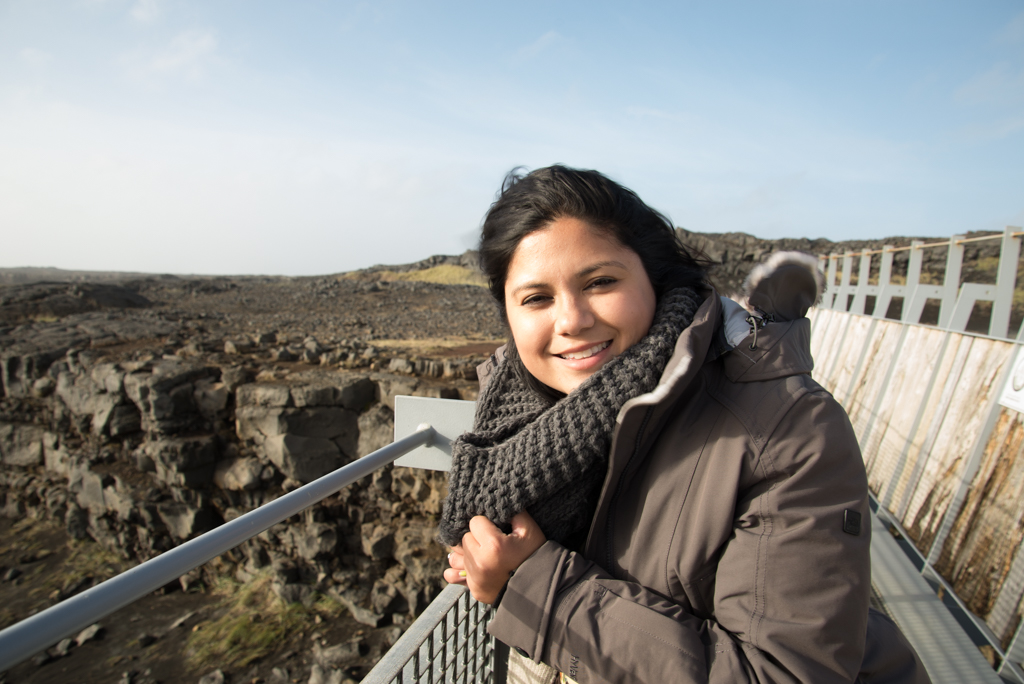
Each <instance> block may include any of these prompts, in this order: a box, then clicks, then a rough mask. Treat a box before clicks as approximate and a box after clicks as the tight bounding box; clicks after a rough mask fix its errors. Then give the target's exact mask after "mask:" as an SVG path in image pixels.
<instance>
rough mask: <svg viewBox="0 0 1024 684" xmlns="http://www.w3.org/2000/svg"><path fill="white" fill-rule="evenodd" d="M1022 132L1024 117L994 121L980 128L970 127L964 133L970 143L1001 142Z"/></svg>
mask: <svg viewBox="0 0 1024 684" xmlns="http://www.w3.org/2000/svg"><path fill="white" fill-rule="evenodd" d="M1022 130H1024V116H1020V117H1016V118H1011V119H1004V120H1002V121H995V122H993V123H989V124H986V125H981V126H972V127H971V128H969V129H968V130H967V132H966V137H967V140H969V141H971V142H987V141H991V140H1001V139H1003V138H1007V137H1009V136H1011V135H1014V134H1015V133H1019V132H1020V131H1022Z"/></svg>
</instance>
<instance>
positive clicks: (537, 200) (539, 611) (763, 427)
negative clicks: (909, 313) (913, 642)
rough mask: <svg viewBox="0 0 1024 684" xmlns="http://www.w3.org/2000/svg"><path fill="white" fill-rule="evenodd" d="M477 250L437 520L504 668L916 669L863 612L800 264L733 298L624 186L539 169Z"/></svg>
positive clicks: (582, 672) (849, 436)
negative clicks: (470, 339) (463, 397)
mask: <svg viewBox="0 0 1024 684" xmlns="http://www.w3.org/2000/svg"><path fill="white" fill-rule="evenodd" d="M480 255H481V264H482V266H483V269H484V272H485V273H486V275H487V276H488V281H489V285H490V288H491V293H492V295H493V296H494V298H495V301H496V302H497V303H498V305H499V307H500V308H501V310H502V311H503V313H504V314H505V320H506V322H507V324H508V327H509V332H510V333H511V336H510V339H509V341H508V344H507V346H506V348H505V350H504V352H502V350H499V352H498V353H496V354H495V356H494V357H492V359H491V360H490V361H489V362H488V363H486V364H484V365H483V366H481V368H480V369H479V370H480V377H481V379H482V380H481V382H482V385H483V387H482V391H481V397H480V401H479V403H478V404H477V413H476V418H475V422H474V428H473V430H472V431H471V432H469V433H467V434H465V435H462V436H461V437H459V438H458V439H457V440H455V442H454V443H453V445H452V456H453V461H452V469H451V472H450V479H449V488H448V498H447V499H446V501H445V505H444V511H443V513H442V519H441V525H440V536H441V539H442V540H443V541H444V542H445V543H447V544H449V545H450V546H451V547H452V551H451V554H450V555H449V562H450V564H451V568H450V569H448V570H446V571H445V579H446V580H447V581H449V582H454V583H462V584H466V585H467V586H468V587H469V590H470V591H471V592H472V594H473V596H474V597H475V598H476V599H478V600H480V601H483V602H485V603H492V604H494V605H496V606H497V612H496V614H495V617H494V620H493V621H492V623H491V625H490V627H489V630H490V631H491V633H492V634H493V635H494V636H496V637H497V638H498V639H501V640H502V641H504V642H505V643H507V644H509V645H511V646H513V647H515V651H514V653H513V656H512V657H511V660H510V679H511V677H512V676H511V672H512V671H513V668H515V671H516V673H517V676H518V679H517V681H529V682H543V683H545V684H548V683H550V682H552V681H553V680H554V678H555V677H556V676H558V673H559V671H560V672H561V673H565V674H567V675H568V677H570V678H571V679H573V680H579V681H581V682H693V683H700V682H711V681H716V682H768V681H772V682H782V681H785V682H797V681H799V682H826V683H827V682H851V681H854V680H857V681H863V682H915V683H916V682H927V681H928V677H927V674H926V673H925V671H924V669H923V667H922V666H921V663H920V661H919V660H918V659H917V657H916V655H915V654H914V652H913V650H912V649H911V648H910V646H909V645H908V644H907V642H906V640H905V639H903V637H902V635H901V634H900V632H899V630H898V629H897V628H896V627H895V625H894V624H893V623H892V622H891V621H889V620H888V619H887V618H885V617H884V616H883V615H881V614H880V613H878V612H875V611H871V610H869V606H868V598H869V591H870V563H869V558H868V549H869V544H870V539H869V529H870V526H867V525H861V524H860V520H861V519H862V517H865V516H867V515H869V510H868V500H867V479H866V476H865V473H864V465H863V461H862V460H861V457H860V451H859V449H858V447H857V442H856V438H855V436H854V434H853V430H852V428H851V426H850V423H849V419H848V418H847V417H846V414H845V413H844V412H843V410H842V408H841V407H840V406H839V405H838V404H837V403H836V402H835V400H834V399H832V397H831V395H829V394H828V393H827V392H825V391H824V390H823V389H822V388H821V387H820V386H818V385H817V384H816V383H815V382H814V381H813V380H812V379H811V377H810V370H811V367H812V363H811V360H810V353H809V342H810V329H809V323H808V321H807V318H806V317H805V314H806V311H807V307H808V306H809V304H810V303H811V302H813V301H815V297H816V296H817V294H818V292H817V287H818V285H817V282H818V281H817V280H816V279H814V278H799V277H798V278H795V279H794V280H793V281H792V282H795V283H807V284H808V285H806V286H800V287H797V288H795V289H794V288H792V287H790V288H778V289H777V290H776V289H773V290H772V291H778V292H795V294H796V295H797V296H796V300H795V301H796V304H794V302H790V301H780V302H774V304H778V306H773V305H772V304H768V303H764V302H762V303H763V304H764V306H769V307H770V308H772V309H773V310H772V311H761V310H757V311H755V312H751V313H748V312H746V311H744V310H743V309H742V308H741V307H740V306H739V305H738V304H736V303H735V302H732V301H731V300H726V299H724V298H720V297H719V296H718V295H717V294H716V293H715V292H714V291H713V290H712V289H711V288H710V287H709V286H708V285H707V284H706V282H705V279H704V270H703V268H702V264H701V262H700V261H698V260H697V259H696V258H694V257H693V256H692V255H691V254H690V253H689V252H687V251H686V249H685V248H684V247H682V245H681V244H680V243H679V242H678V241H677V240H676V237H675V232H674V230H673V229H672V225H671V224H670V223H669V222H668V221H667V219H665V218H664V217H663V216H661V215H660V214H658V213H657V212H655V211H654V210H652V209H650V208H649V207H647V205H645V204H644V203H643V202H642V201H640V199H639V198H638V197H637V196H636V195H635V194H634V193H632V192H630V191H629V190H627V189H625V188H623V187H622V186H620V185H618V184H617V183H614V182H613V181H611V180H609V179H608V178H606V177H604V176H602V175H601V174H599V173H597V172H594V171H579V170H574V169H568V168H565V167H561V166H554V167H550V168H546V169H539V170H537V171H534V172H532V173H530V174H528V175H525V176H519V175H517V174H513V175H511V176H510V177H509V179H508V180H507V181H506V184H505V187H504V189H503V192H502V194H501V196H500V197H499V199H498V200H497V201H496V202H495V203H494V205H493V206H492V207H491V209H490V211H489V212H488V214H487V218H486V219H485V221H484V226H483V232H482V238H481V246H480ZM794 263H800V262H799V260H795V261H794ZM803 263H806V262H803ZM811 268H812V269H813V265H812V266H811ZM791 272H792V271H791V270H790V271H785V270H783V269H778V272H777V273H766V274H764V276H763V277H762V279H761V281H760V282H759V284H758V287H759V288H761V287H768V286H770V285H771V284H772V281H773V278H778V277H783V278H785V277H789V276H787V275H786V273H791ZM801 275H806V272H804V273H803V274H801ZM790 284H792V283H790ZM808 287H809V288H810V289H811V290H813V291H812V292H806V291H805V290H806V289H807V288H808ZM758 301H762V300H758ZM800 302H802V303H800ZM747 321H752V322H751V323H750V326H751V330H753V329H756V330H757V336H756V338H753V339H751V338H750V337H749V336H747V330H748V329H747V325H746V322H747ZM524 658H529V659H532V660H533V661H534V664H533V665H528V664H527V661H526V660H524ZM527 672H532V673H533V675H526V673H527ZM565 674H563V675H562V678H563V679H564V678H565Z"/></svg>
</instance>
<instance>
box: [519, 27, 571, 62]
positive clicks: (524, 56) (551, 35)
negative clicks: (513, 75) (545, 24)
mask: <svg viewBox="0 0 1024 684" xmlns="http://www.w3.org/2000/svg"><path fill="white" fill-rule="evenodd" d="M564 40H565V39H564V38H563V37H562V35H561V34H560V33H558V31H548V32H547V33H545V34H544V35H543V36H541V37H540V38H538V39H537V40H535V41H533V42H532V43H530V44H529V45H524V46H523V47H521V48H519V49H518V50H516V55H515V59H516V61H517V62H527V61H529V60H531V59H534V58H535V57H537V56H538V55H540V54H541V53H543V52H546V51H547V50H549V49H550V48H551V46H553V45H557V44H558V43H560V42H562V41H564Z"/></svg>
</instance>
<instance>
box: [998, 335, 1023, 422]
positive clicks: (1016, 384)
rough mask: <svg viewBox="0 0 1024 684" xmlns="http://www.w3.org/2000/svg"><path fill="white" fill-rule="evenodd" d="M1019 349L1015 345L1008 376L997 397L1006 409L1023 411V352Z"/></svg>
mask: <svg viewBox="0 0 1024 684" xmlns="http://www.w3.org/2000/svg"><path fill="white" fill-rule="evenodd" d="M1021 350H1022V348H1021V347H1017V355H1016V356H1015V357H1014V359H1013V367H1012V368H1011V369H1010V377H1008V378H1007V379H1006V387H1004V388H1003V393H1002V395H1000V397H999V403H1000V404H1002V405H1003V406H1005V407H1006V408H1008V409H1013V410H1014V411H1020V412H1021V413H1024V352H1022V351H1021Z"/></svg>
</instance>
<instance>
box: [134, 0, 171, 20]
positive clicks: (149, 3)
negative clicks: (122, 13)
mask: <svg viewBox="0 0 1024 684" xmlns="http://www.w3.org/2000/svg"><path fill="white" fill-rule="evenodd" d="M129 14H130V15H131V17H132V19H134V20H135V21H138V22H140V23H143V24H152V23H153V22H155V21H156V20H157V19H159V18H160V15H161V14H163V7H161V3H160V0H138V1H137V2H136V3H135V4H134V5H132V8H131V10H130V11H129Z"/></svg>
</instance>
